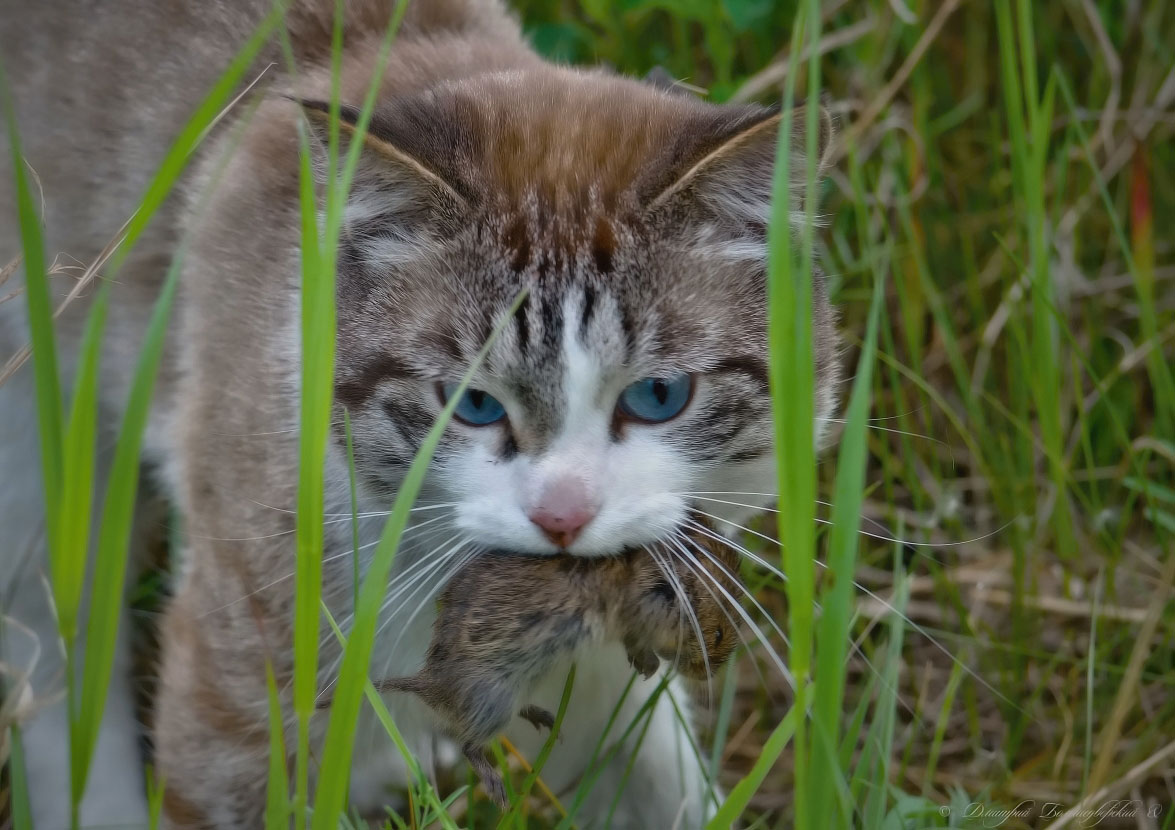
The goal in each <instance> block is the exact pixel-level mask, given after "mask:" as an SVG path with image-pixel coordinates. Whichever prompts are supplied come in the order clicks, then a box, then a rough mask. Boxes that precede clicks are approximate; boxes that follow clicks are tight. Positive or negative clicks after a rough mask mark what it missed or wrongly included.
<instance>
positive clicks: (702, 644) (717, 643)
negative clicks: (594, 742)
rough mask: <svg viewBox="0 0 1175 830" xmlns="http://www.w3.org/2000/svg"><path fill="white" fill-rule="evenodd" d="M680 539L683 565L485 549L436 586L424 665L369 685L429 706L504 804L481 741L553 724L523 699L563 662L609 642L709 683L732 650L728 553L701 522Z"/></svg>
mask: <svg viewBox="0 0 1175 830" xmlns="http://www.w3.org/2000/svg"><path fill="white" fill-rule="evenodd" d="M688 535H689V536H690V538H691V540H692V541H693V542H694V543H695V545H696V550H697V551H698V556H697V557H696V558H695V559H694V560H693V561H691V562H687V561H686V560H684V559H682V558H681V557H679V556H677V555H676V554H674V553H671V552H669V551H668V550H665V549H662V550H659V551H650V550H647V549H640V548H637V549H632V550H629V551H626V552H624V553H622V554H620V555H618V556H613V557H600V558H591V559H585V558H582V557H574V556H569V555H565V554H560V555H557V556H550V557H533V556H521V555H516V554H507V553H490V554H483V555H481V556H479V557H477V558H476V559H475V560H474V561H473V562H471V563H470V564H468V565H466V566H465V567H464V568H462V569H461V570H460V571H459V572H458V573H457V574H456V576H454V577H453V578H452V579H451V580H450V581H449V583H448V584H447V585H446V586H445V589H444V591H443V592H442V593H441V596H440V611H439V613H438V616H437V620H436V623H435V624H434V626H433V635H432V640H431V642H430V644H429V648H428V653H427V656H426V659H425V664H424V667H423V668H422V669H421V670H420V671H419V672H417V673H416V674H414V675H411V676H407V677H395V678H387V679H383V680H380V681H377V682H376V683H375V686H376V688H377V689H379V690H380V691H382V692H387V691H401V692H411V693H414V694H416V695H418V696H419V697H420V698H421V699H422V700H423V701H424V702H425V703H427V704H428V705H429V707H430V708H432V710H433V711H434V712H435V713H436V714H437V715H438V716H439V717H440V719H441V721H442V723H443V724H444V727H445V729H446V731H447V732H448V733H449V735H450V736H451V737H452V738H453V739H454V740H455V741H456V742H457V743H458V744H459V745H460V746H461V749H462V751H463V752H464V754H465V757H466V758H467V759H468V760H469V763H470V764H471V765H472V767H473V769H474V771H475V772H477V774H478V777H479V778H480V779H481V782H482V784H483V785H484V786H485V789H486V792H487V793H488V794H489V796H490V798H491V799H493V800H494V801H495V802H496V803H498V805H499V806H503V807H504V806H505V805H506V791H505V787H504V785H503V782H502V778H501V775H500V773H499V772H498V770H497V768H496V767H495V766H494V764H493V762H492V761H491V760H490V757H489V755H488V754H487V752H486V745H487V744H488V743H489V742H490V741H491V740H493V739H494V738H495V737H496V736H497V735H498V734H499V733H500V732H501V731H502V730H503V729H504V728H505V727H506V725H507V724H508V723H509V722H510V720H511V719H512V718H513V717H514V715H515V714H518V715H519V716H521V717H523V718H525V719H526V720H528V721H530V722H531V723H532V724H534V725H535V727H536V728H543V727H546V728H551V727H553V726H554V722H555V719H554V716H553V715H552V714H551V712H549V711H547V710H546V709H543V708H541V707H539V706H535V705H533V704H529V703H527V704H525V705H522V706H521V707H520V702H521V699H522V698H523V696H524V695H525V694H526V693H527V692H529V691H530V689H531V687H532V686H533V685H534V683H535V682H536V681H537V680H538V679H539V678H540V677H542V676H543V675H544V674H545V673H546V672H547V671H548V670H549V669H551V668H552V666H553V665H554V664H555V663H556V662H557V661H558V660H560V658H564V657H567V656H570V655H571V654H572V653H573V652H574V651H575V650H576V649H578V648H579V647H581V646H584V645H587V644H589V643H602V642H612V641H616V642H620V643H622V644H623V645H624V648H625V650H626V651H627V653H628V659H629V663H630V664H631V665H632V666H633V667H634V668H635V669H636V670H637V671H638V672H640V673H641V674H642V675H643V676H644V677H645V678H646V679H647V678H650V677H652V676H653V674H655V673H656V671H657V670H658V669H659V668H660V664H661V660H662V659H664V660H667V661H669V662H670V663H671V664H672V665H673V666H674V667H675V668H676V670H677V671H679V672H680V673H681V674H682V675H684V676H686V677H687V678H690V679H693V680H706V679H708V678H709V677H710V676H712V675H713V674H714V672H715V671H716V670H717V669H718V668H719V667H720V666H721V665H723V664H724V663H725V662H726V661H727V660H728V659H729V658H730V656H731V654H732V653H733V652H734V649H735V647H736V646H737V644H738V642H739V636H738V630H737V627H736V625H735V623H734V621H733V617H732V609H730V608H727V607H724V603H725V604H726V605H729V603H731V602H734V601H736V598H737V596H738V595H739V593H740V592H741V591H743V590H744V589H743V588H742V585H741V583H740V582H739V580H738V575H737V572H738V559H737V555H736V554H735V553H734V551H733V549H732V548H731V547H730V546H729V545H727V544H724V543H722V542H720V541H718V539H719V537H718V536H717V534H715V533H713V531H711V530H709V529H708V528H702V529H700V530H695V531H688ZM699 635H700V637H699ZM329 702H330V701H329V698H325V699H324V700H323V701H322V702H321V703H320V704H319V705H320V707H322V706H326V705H329Z"/></svg>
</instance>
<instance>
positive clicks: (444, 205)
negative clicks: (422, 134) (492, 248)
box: [298, 100, 468, 262]
mask: <svg viewBox="0 0 1175 830" xmlns="http://www.w3.org/2000/svg"><path fill="white" fill-rule="evenodd" d="M298 104H299V105H300V106H301V108H302V112H303V113H304V114H305V116H306V120H307V122H308V125H309V128H310V129H309V133H310V145H311V146H310V154H311V160H312V163H313V166H314V172H315V177H316V179H317V180H318V182H319V184H321V185H325V184H326V183H327V178H328V173H329V170H330V165H329V158H330V157H329V151H328V148H329V146H330V145H329V142H330V133H331V118H332V116H331V112H330V105H329V104H328V103H326V102H325V101H311V100H298ZM359 116H360V112H359V110H358V109H356V108H354V107H351V106H347V105H345V104H344V105H341V106H340V107H339V110H338V119H339V123H338V148H337V160H336V166H335V170H336V171H337V172H336V175H340V176H341V171H342V168H343V166H344V163H345V160H346V158H347V154H348V153H349V152H350V150H351V148H352V146H353V145H354V142H356V141H362V147H361V148H360V151H359V157H358V164H357V166H356V169H355V173H354V177H353V178H352V180H351V189H350V192H349V194H348V197H347V203H346V206H345V207H344V213H343V226H344V228H345V229H347V230H349V231H352V232H358V233H357V234H356V235H357V236H360V237H362V238H365V239H368V240H371V242H372V244H374V243H375V242H379V243H380V246H381V247H382V251H381V252H376V251H372V255H373V256H375V255H376V254H377V253H379V254H380V256H379V258H380V259H384V260H389V261H395V262H401V261H408V260H410V259H411V258H412V257H413V256H414V255H416V254H418V253H426V252H427V249H428V248H429V247H430V243H432V242H435V241H436V240H437V239H439V238H443V236H444V235H445V234H446V233H448V232H449V231H450V230H452V228H453V227H454V226H455V225H456V224H457V223H458V222H459V219H460V217H461V216H462V215H464V214H465V213H466V211H467V209H468V204H467V202H466V199H465V197H464V196H462V195H461V194H460V193H459V192H458V191H457V190H456V188H454V187H453V185H452V184H450V183H449V182H448V181H447V180H446V179H445V177H444V176H443V175H442V174H441V173H440V172H438V171H437V170H435V169H433V168H432V167H430V166H429V165H428V164H426V163H425V162H424V161H423V160H421V159H420V158H419V157H417V156H416V155H415V154H413V153H412V152H410V151H408V150H406V149H404V148H403V147H401V146H399V145H398V144H397V143H396V142H394V141H393V140H390V139H389V138H388V137H386V136H384V135H381V134H380V132H378V131H377V130H368V131H365V132H364V133H363V134H362V136H361V135H360V133H359V129H358V124H359ZM365 225H370V226H372V227H371V228H370V229H368V230H365V229H364V226H365ZM368 231H370V232H368ZM414 246H416V247H417V248H418V249H419V250H414Z"/></svg>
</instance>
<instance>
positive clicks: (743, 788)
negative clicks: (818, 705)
mask: <svg viewBox="0 0 1175 830" xmlns="http://www.w3.org/2000/svg"><path fill="white" fill-rule="evenodd" d="M802 719H803V712H801V711H800V710H799V709H797V708H796V707H795V706H792V708H791V709H790V710H789V711H788V713H787V714H786V715H784V717H783V720H781V721H780V722H779V723H778V724H777V725H776V727H775V729H773V730H772V731H771V735H770V737H768V738H767V741H766V742H765V743H764V744H763V749H762V750H761V751H760V753H759V757H758V758H757V759H755V764H754V766H752V767H751V771H750V772H748V773H747V774H746V775H745V776H743V778H742V779H741V780H740V781H739V782H738V783H737V784H735V785H734V789H732V790H731V791H730V795H728V796H727V797H726V801H724V802H722V806H721V807H720V808H719V809H718V812H717V813H715V815H714V818H712V819H710V823H709V824H707V825H706V830H730V828H731V827H734V826H735V823H736V822H737V821H738V820H739V818H740V817H741V816H742V814H743V813H744V812H745V811H746V809H747V805H748V804H750V803H751V799H752V798H753V797H754V795H755V793H757V792H758V791H759V787H761V786H763V781H764V780H765V779H766V778H767V773H768V772H770V771H771V767H772V766H773V765H774V764H775V762H776V761H777V760H778V759H779V756H780V755H782V754H783V751H784V750H785V749H786V748H787V745H788V743H790V742H791V739H792V735H794V734H795V730H796V724H798V723H799V722H800V721H801V720H802ZM797 826H798V825H797Z"/></svg>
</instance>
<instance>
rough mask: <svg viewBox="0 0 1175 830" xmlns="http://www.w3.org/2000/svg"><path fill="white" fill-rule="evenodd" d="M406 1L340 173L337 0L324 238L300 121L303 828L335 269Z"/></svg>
mask: <svg viewBox="0 0 1175 830" xmlns="http://www.w3.org/2000/svg"><path fill="white" fill-rule="evenodd" d="M405 9H406V2H405V1H404V0H401V2H400V3H399V4H398V6H397V8H396V10H395V11H394V12H393V14H392V16H391V18H390V19H389V21H388V26H387V29H386V31H385V35H384V39H383V42H382V44H381V50H380V53H379V57H378V59H377V61H376V66H375V70H374V71H373V73H372V78H371V82H370V83H369V85H368V90H367V95H366V97H365V100H364V102H363V107H362V109H361V110H360V117H359V123H358V124H357V126H356V130H355V134H354V135H353V136H352V139H351V143H350V147H349V149H348V155H347V158H346V161H345V164H344V167H343V175H341V176H339V175H337V171H338V170H339V164H338V161H339V159H338V156H339V152H338V151H339V138H340V136H339V131H340V122H339V111H340V107H341V104H342V102H341V101H340V100H339V95H340V87H339V84H340V71H341V61H342V40H343V4H342V2H337V3H336V6H335V15H334V21H333V29H332V34H331V38H332V50H331V100H330V102H329V108H330V112H329V125H328V136H327V148H326V149H327V165H326V167H327V172H328V179H327V187H326V220H325V228H324V229H323V230H324V232H323V234H322V235H321V236H320V229H319V224H318V222H319V219H318V200H317V198H316V194H315V192H314V176H313V173H312V170H311V156H310V150H309V143H308V141H307V137H306V134H305V129H304V125H303V124H302V123H301V122H300V123H299V139H300V146H301V152H300V157H299V162H300V182H299V196H300V201H301V218H302V293H301V321H302V329H301V330H302V388H301V394H300V407H301V409H300V417H301V429H300V430H299V437H298V442H299V443H298V471H299V473H298V495H297V519H296V528H297V530H296V547H297V551H296V566H295V570H296V582H295V613H294V658H295V664H294V665H295V670H294V712H295V715H296V716H297V718H298V738H297V747H296V753H295V757H296V770H295V795H294V802H295V806H294V823H295V827H302V826H303V825H304V822H305V815H306V807H307V804H308V799H309V721H310V716H311V714H312V713H313V712H314V707H315V699H316V697H317V693H318V642H319V636H320V629H321V615H320V611H319V605H320V600H321V596H322V554H323V519H324V516H323V510H324V506H323V505H324V486H325V482H324V475H325V469H324V465H325V461H326V450H327V441H328V436H329V432H330V419H331V406H332V394H333V389H332V384H333V381H334V356H335V355H334V350H335V329H336V326H335V319H336V310H335V282H336V274H335V266H336V259H337V252H338V240H339V233H340V229H341V227H342V216H343V208H344V206H345V203H346V199H347V194H348V193H349V191H350V184H351V177H352V175H353V174H354V170H355V169H356V167H357V166H358V160H359V155H360V153H361V151H362V149H363V134H364V132H365V131H366V127H367V124H368V122H369V120H370V118H371V112H372V111H373V109H374V106H375V96H376V93H377V92H378V89H379V83H380V80H381V79H382V77H383V68H384V66H385V65H386V62H387V58H388V54H389V50H390V47H391V43H392V41H393V40H394V39H395V35H396V32H397V30H398V28H399V25H400V22H401V20H402V18H403V14H404V11H405Z"/></svg>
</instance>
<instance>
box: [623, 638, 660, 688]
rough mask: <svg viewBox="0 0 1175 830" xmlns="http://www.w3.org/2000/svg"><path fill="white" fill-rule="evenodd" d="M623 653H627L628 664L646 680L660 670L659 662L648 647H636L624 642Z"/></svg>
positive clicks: (633, 644)
mask: <svg viewBox="0 0 1175 830" xmlns="http://www.w3.org/2000/svg"><path fill="white" fill-rule="evenodd" d="M624 648H625V651H627V652H628V664H629V665H630V666H632V667H633V668H634V669H636V670H637V671H638V672H640V673H641V677H643V678H644V679H645V680H648V679H649V678H650V677H652V676H653V675H654V674H656V673H657V669H659V668H661V660H660V659H659V658H658V657H657V654H656V653H655V652H654V651H653V650H652V649H651V648H649V647H648V646H644V645H637V644H636V643H634V642H625V644H624Z"/></svg>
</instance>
